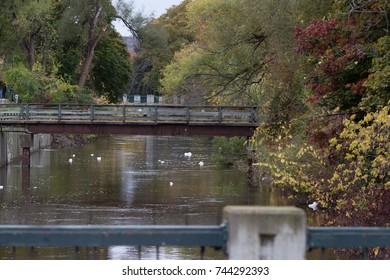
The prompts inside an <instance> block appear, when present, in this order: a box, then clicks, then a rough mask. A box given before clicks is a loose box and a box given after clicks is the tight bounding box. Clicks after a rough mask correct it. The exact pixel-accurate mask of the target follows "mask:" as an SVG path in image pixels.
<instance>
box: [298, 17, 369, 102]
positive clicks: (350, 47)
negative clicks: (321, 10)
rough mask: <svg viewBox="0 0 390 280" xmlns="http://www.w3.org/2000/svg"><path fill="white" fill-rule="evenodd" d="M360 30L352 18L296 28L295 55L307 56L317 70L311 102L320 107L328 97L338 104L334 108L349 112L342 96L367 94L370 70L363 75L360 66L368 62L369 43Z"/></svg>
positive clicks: (315, 71)
mask: <svg viewBox="0 0 390 280" xmlns="http://www.w3.org/2000/svg"><path fill="white" fill-rule="evenodd" d="M361 30H362V29H361V28H360V27H359V25H358V24H357V23H356V22H355V21H354V20H353V19H352V18H349V19H347V20H339V19H332V20H328V21H325V20H313V21H312V22H311V23H310V25H309V26H307V27H306V28H305V29H302V28H301V27H300V26H296V27H295V34H294V38H296V39H297V43H298V44H297V47H296V48H295V51H297V52H298V53H300V54H303V55H306V56H307V57H308V62H309V63H310V64H312V65H313V66H314V69H313V71H312V74H313V75H312V78H311V79H310V80H309V83H308V84H307V88H308V89H311V90H312V92H313V96H312V97H311V98H309V99H308V102H311V103H317V102H318V101H319V100H320V99H322V98H323V97H324V96H325V95H326V96H327V97H329V98H331V99H334V100H335V102H331V104H333V105H334V104H335V105H334V106H340V107H342V108H348V107H349V105H348V103H343V100H342V99H340V97H341V96H346V95H348V94H352V95H355V96H357V95H363V94H364V92H365V88H364V87H363V84H364V82H365V81H366V78H367V77H366V76H364V75H365V72H367V69H364V68H363V71H362V70H361V69H362V67H360V62H361V61H364V60H365V59H366V55H365V54H364V52H363V47H364V45H365V43H366V42H364V39H362V38H363V37H364V36H363V34H362V33H363V32H362V31H361ZM345 102H348V101H345Z"/></svg>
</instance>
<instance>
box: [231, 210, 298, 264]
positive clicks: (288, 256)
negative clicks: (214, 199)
mask: <svg viewBox="0 0 390 280" xmlns="http://www.w3.org/2000/svg"><path fill="white" fill-rule="evenodd" d="M224 218H225V220H227V222H228V232H229V236H228V245H227V248H228V254H229V259H232V260H245V259H246V260H258V259H260V260H303V259H304V258H305V252H306V215H305V212H304V211H303V210H302V209H299V208H296V207H261V206H260V207H259V206H227V207H225V208H224Z"/></svg>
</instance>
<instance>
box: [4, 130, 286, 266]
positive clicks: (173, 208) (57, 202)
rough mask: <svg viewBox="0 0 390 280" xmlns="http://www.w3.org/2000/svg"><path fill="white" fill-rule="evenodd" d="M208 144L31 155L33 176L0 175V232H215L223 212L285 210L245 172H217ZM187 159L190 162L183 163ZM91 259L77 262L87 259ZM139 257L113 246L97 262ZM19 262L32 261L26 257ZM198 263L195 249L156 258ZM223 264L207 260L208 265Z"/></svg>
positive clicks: (110, 141)
mask: <svg viewBox="0 0 390 280" xmlns="http://www.w3.org/2000/svg"><path fill="white" fill-rule="evenodd" d="M211 141H212V139H211V138H202V137H198V138H195V137H194V138H191V137H156V136H131V137H130V136H129V137H123V136H115V137H107V138H102V139H99V140H98V141H96V142H95V143H92V144H88V145H85V146H83V147H76V148H75V147H72V148H63V149H45V150H42V151H40V152H37V153H34V154H33V155H32V158H31V165H32V167H31V169H30V174H23V170H22V168H21V166H20V164H19V163H16V164H14V165H10V166H8V167H6V168H2V169H0V185H2V186H4V187H3V189H2V190H0V224H34V225H37V224H45V225H46V224H49V225H90V224H91V225H92V224H105V225H218V224H220V223H221V222H222V212H223V208H224V206H226V205H286V204H288V202H287V201H286V200H285V199H284V198H283V197H282V196H281V195H280V194H279V193H277V192H275V191H271V190H270V189H269V188H268V187H266V186H261V184H260V186H259V187H255V188H253V187H250V186H249V185H248V180H247V174H246V173H245V172H242V171H239V170H236V169H228V168H220V167H218V166H216V165H215V164H214V163H213V162H212V161H211V159H210V157H211V153H212V147H211ZM186 152H191V153H192V156H191V157H190V158H189V157H185V156H184V153H186ZM98 157H100V158H101V159H100V160H99V159H98ZM69 159H72V163H70V162H69ZM201 161H202V162H203V163H204V166H203V167H202V166H200V165H199V162H201ZM171 182H172V183H173V185H172V186H171ZM70 250H71V249H69V250H68V251H66V250H59V249H55V248H54V249H51V250H50V249H47V250H46V249H41V250H39V252H38V253H37V252H34V254H35V256H34V258H38V259H39V258H41V259H50V258H54V259H59V258H64V259H66V258H68V259H73V258H75V255H74V254H72V253H69V252H72V251H70ZM89 253H90V252H89V251H87V250H86V251H85V252H81V253H80V252H78V253H77V254H78V257H80V258H88V254H89ZM95 253H96V252H95ZM138 253H139V252H138V251H137V250H136V249H135V248H127V247H118V246H116V247H110V248H106V249H101V250H100V251H99V252H98V258H102V259H134V258H138ZM141 253H142V258H146V259H148V258H155V248H143V249H142V252H141ZM9 254H10V248H3V249H0V258H3V259H5V258H9ZM14 254H15V252H14ZM16 254H17V255H16V257H17V258H22V259H28V258H30V257H31V252H28V250H27V249H26V250H19V251H18V252H16ZM198 255H199V252H198V249H197V248H194V249H193V248H172V247H169V248H161V249H160V251H159V257H160V258H162V259H183V258H184V259H192V258H198V257H199V256H198ZM223 257H224V256H223V254H222V253H220V252H214V250H211V251H210V250H208V251H207V252H206V258H210V259H218V258H223Z"/></svg>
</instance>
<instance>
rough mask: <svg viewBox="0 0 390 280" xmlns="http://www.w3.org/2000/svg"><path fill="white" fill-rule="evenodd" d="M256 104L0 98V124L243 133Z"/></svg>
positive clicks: (87, 130)
mask: <svg viewBox="0 0 390 280" xmlns="http://www.w3.org/2000/svg"><path fill="white" fill-rule="evenodd" d="M256 113H257V110H256V107H237V106H179V105H75V104H0V128H1V129H2V131H7V129H8V130H9V129H10V128H15V127H19V128H23V129H25V130H26V132H28V133H31V134H38V133H47V134H123V135H170V136H177V135H181V136H227V137H231V136H246V137H250V136H252V135H253V133H254V131H255V129H256V127H257V118H256Z"/></svg>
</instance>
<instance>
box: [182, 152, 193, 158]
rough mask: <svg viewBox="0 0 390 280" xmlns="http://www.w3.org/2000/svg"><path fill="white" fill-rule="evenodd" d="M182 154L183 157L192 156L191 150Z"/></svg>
mask: <svg viewBox="0 0 390 280" xmlns="http://www.w3.org/2000/svg"><path fill="white" fill-rule="evenodd" d="M184 156H185V157H192V153H191V152H188V153H184Z"/></svg>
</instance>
